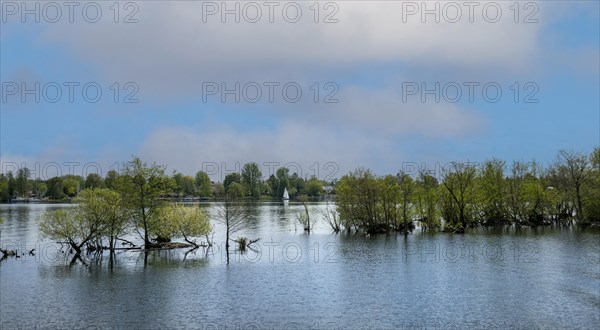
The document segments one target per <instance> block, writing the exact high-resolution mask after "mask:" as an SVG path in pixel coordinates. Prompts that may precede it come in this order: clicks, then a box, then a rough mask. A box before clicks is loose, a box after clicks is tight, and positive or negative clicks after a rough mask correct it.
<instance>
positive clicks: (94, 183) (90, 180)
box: [85, 173, 104, 189]
mask: <svg viewBox="0 0 600 330" xmlns="http://www.w3.org/2000/svg"><path fill="white" fill-rule="evenodd" d="M85 188H86V189H88V188H90V189H94V188H104V180H102V177H101V176H100V175H98V174H97V173H90V174H88V176H86V177H85Z"/></svg>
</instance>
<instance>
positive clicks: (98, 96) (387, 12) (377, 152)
mask: <svg viewBox="0 0 600 330" xmlns="http://www.w3.org/2000/svg"><path fill="white" fill-rule="evenodd" d="M465 3H466V2H443V1H428V2H426V3H425V2H421V1H417V2H411V1H323V2H318V3H316V4H315V2H314V1H295V2H278V1H274V2H243V1H227V2H220V1H137V2H120V3H119V4H118V6H115V5H114V1H92V2H77V1H74V2H73V1H72V2H70V4H69V2H60V1H58V2H43V1H26V2H21V1H17V2H12V1H4V0H3V1H1V12H0V16H1V17H0V19H1V23H0V24H1V25H0V27H1V31H0V80H1V82H2V86H1V91H2V95H1V97H2V99H1V102H0V107H1V109H0V163H1V165H2V167H1V171H2V172H7V171H9V170H15V169H17V168H19V167H22V166H27V167H28V168H30V169H32V172H33V176H36V177H38V176H39V177H42V178H45V179H47V178H48V177H52V176H54V175H57V174H58V175H65V174H77V175H86V174H88V173H91V172H98V173H100V174H102V175H105V174H106V172H107V171H109V170H111V169H117V170H118V169H119V168H120V166H121V165H120V164H121V163H122V162H125V161H127V160H129V159H130V158H131V157H132V156H134V155H135V156H139V157H140V158H142V159H143V160H145V161H148V162H157V163H159V164H164V165H166V166H168V171H169V172H170V171H173V170H178V171H180V172H182V173H185V174H190V175H193V174H194V173H195V172H196V171H198V170H204V171H207V172H208V173H209V174H210V175H211V177H212V178H213V179H215V180H222V178H223V177H224V175H226V174H227V173H230V172H233V171H237V170H239V169H240V167H241V166H242V165H243V164H244V163H246V162H257V163H258V164H259V165H260V166H261V168H262V170H263V175H264V176H265V177H268V175H269V174H271V173H273V172H274V171H275V169H276V168H278V167H280V166H286V167H289V168H290V169H291V172H298V173H299V174H300V175H301V176H303V177H308V176H311V175H315V176H317V177H319V178H320V179H333V178H337V177H340V176H341V175H343V174H345V173H347V172H348V171H351V170H353V169H355V168H357V167H367V168H371V169H373V170H374V171H375V172H376V173H379V174H387V173H397V172H398V171H400V170H405V171H410V170H411V169H414V168H415V164H416V165H417V166H426V167H427V168H435V167H436V166H437V165H436V164H444V163H447V162H449V161H471V162H482V161H485V160H486V159H490V158H492V157H496V158H500V159H503V160H506V161H509V162H512V161H513V160H524V161H531V160H536V161H538V162H540V163H542V164H547V163H549V162H552V161H554V160H555V159H556V155H557V152H558V150H560V149H568V150H574V151H579V152H585V153H589V152H591V151H592V150H593V149H594V148H595V147H598V146H599V145H600V94H599V93H600V25H599V24H600V23H599V22H600V7H599V2H598V1H539V2H532V1H519V2H514V1H483V2H478V1H475V2H472V5H465ZM236 20H237V21H236ZM36 98H37V99H36Z"/></svg>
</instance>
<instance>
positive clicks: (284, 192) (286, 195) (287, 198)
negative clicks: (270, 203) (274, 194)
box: [283, 188, 290, 201]
mask: <svg viewBox="0 0 600 330" xmlns="http://www.w3.org/2000/svg"><path fill="white" fill-rule="evenodd" d="M283 200H284V201H289V200H290V195H288V192H287V188H284V190H283Z"/></svg>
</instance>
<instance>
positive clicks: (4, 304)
mask: <svg viewBox="0 0 600 330" xmlns="http://www.w3.org/2000/svg"><path fill="white" fill-rule="evenodd" d="M202 206H203V207H205V208H207V210H208V211H209V212H211V213H213V214H214V211H215V205H214V204H210V203H208V204H203V205H202ZM58 207H68V205H43V204H36V205H0V217H2V218H3V219H5V222H4V224H2V225H1V227H0V228H1V229H2V236H1V242H0V243H1V244H2V246H3V247H9V248H12V249H15V248H17V249H18V250H19V253H25V255H23V256H22V257H21V258H19V259H14V258H13V259H7V260H5V261H3V262H1V263H0V307H1V308H0V326H1V327H2V329H12V328H19V327H21V328H27V329H29V328H36V327H37V328H38V329H40V328H52V329H54V328H69V329H89V328H96V329H106V328H109V329H110V328H113V329H122V328H143V329H258V328H260V329H264V328H276V329H279V328H287V329H307V328H308V329H333V328H344V329H348V328H353V329H364V328H373V329H397V328H400V329H402V328H404V329H415V328H416V329H488V328H497V329H505V328H521V329H536V328H537V329H558V328H566V329H597V328H599V327H600V232H599V231H598V230H593V229H587V230H582V229H577V228H571V229H560V228H541V229H537V230H535V229H526V230H521V231H518V232H517V231H515V230H514V229H479V230H475V231H473V232H469V233H467V234H465V235H452V234H445V233H436V234H422V233H420V232H419V231H417V232H415V233H414V234H412V235H408V236H403V235H390V236H385V235H381V236H377V237H364V236H362V235H357V234H339V235H334V234H331V233H330V231H329V230H328V228H327V226H326V224H325V223H324V222H323V221H319V222H318V223H317V227H316V229H315V231H314V233H313V234H311V235H305V234H304V233H302V230H301V226H300V225H299V224H297V222H296V221H295V215H296V213H297V212H299V211H301V205H297V204H294V203H291V204H290V205H287V206H285V205H283V204H280V203H262V204H260V205H259V206H257V208H256V210H255V211H254V214H253V217H252V219H251V221H250V224H249V226H248V229H247V230H245V231H244V232H241V233H239V234H238V235H235V236H241V235H243V236H248V237H250V238H261V241H259V242H258V243H257V244H256V251H250V252H248V253H246V254H244V255H240V254H234V255H232V256H231V260H230V263H229V264H227V263H226V262H225V260H226V259H225V256H224V253H223V251H222V249H220V248H219V246H217V248H215V249H213V250H210V251H206V250H202V249H199V250H196V251H194V252H190V253H187V254H186V251H185V250H170V251H160V252H153V253H150V254H149V255H148V257H147V259H145V258H144V256H143V254H141V253H140V252H137V251H130V252H123V253H120V254H119V255H118V256H117V258H116V260H115V262H114V263H113V264H112V266H111V263H110V262H109V259H108V257H104V258H102V259H94V258H87V260H88V263H89V264H88V265H87V266H83V265H81V264H77V265H75V266H70V265H69V262H70V256H69V255H68V251H67V250H66V249H63V250H62V252H61V248H60V246H59V245H57V244H55V243H52V242H49V241H47V240H44V239H41V238H40V237H39V234H38V231H37V217H38V216H39V215H40V214H41V213H42V212H43V211H45V210H48V209H52V208H58ZM324 207H325V205H324V204H318V203H315V204H311V205H310V208H311V210H312V213H313V217H314V218H319V212H318V210H319V209H323V208H324ZM222 236H223V228H222V227H221V226H219V225H217V226H216V234H215V240H216V241H217V242H218V243H219V244H218V245H222V243H221V242H222V241H223V237H222ZM132 238H133V237H132ZM33 248H35V249H36V255H35V257H32V256H28V255H27V253H26V251H27V250H30V249H33Z"/></svg>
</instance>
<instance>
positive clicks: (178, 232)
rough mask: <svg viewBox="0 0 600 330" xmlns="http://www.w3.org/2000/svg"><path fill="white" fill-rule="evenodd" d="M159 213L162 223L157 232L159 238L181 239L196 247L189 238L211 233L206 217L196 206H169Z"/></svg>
mask: <svg viewBox="0 0 600 330" xmlns="http://www.w3.org/2000/svg"><path fill="white" fill-rule="evenodd" d="M161 212H162V220H163V221H162V223H161V226H160V228H159V230H158V234H159V236H161V237H168V238H174V237H183V239H184V240H185V241H186V242H188V243H190V244H193V245H195V246H198V244H197V243H196V241H195V240H194V241H192V240H191V237H198V236H205V235H208V234H210V233H211V232H212V226H211V224H210V221H209V219H208V215H207V214H206V212H205V211H204V210H202V209H201V208H200V207H198V206H185V205H181V204H176V205H169V206H166V207H164V208H163V209H162V210H161Z"/></svg>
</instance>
